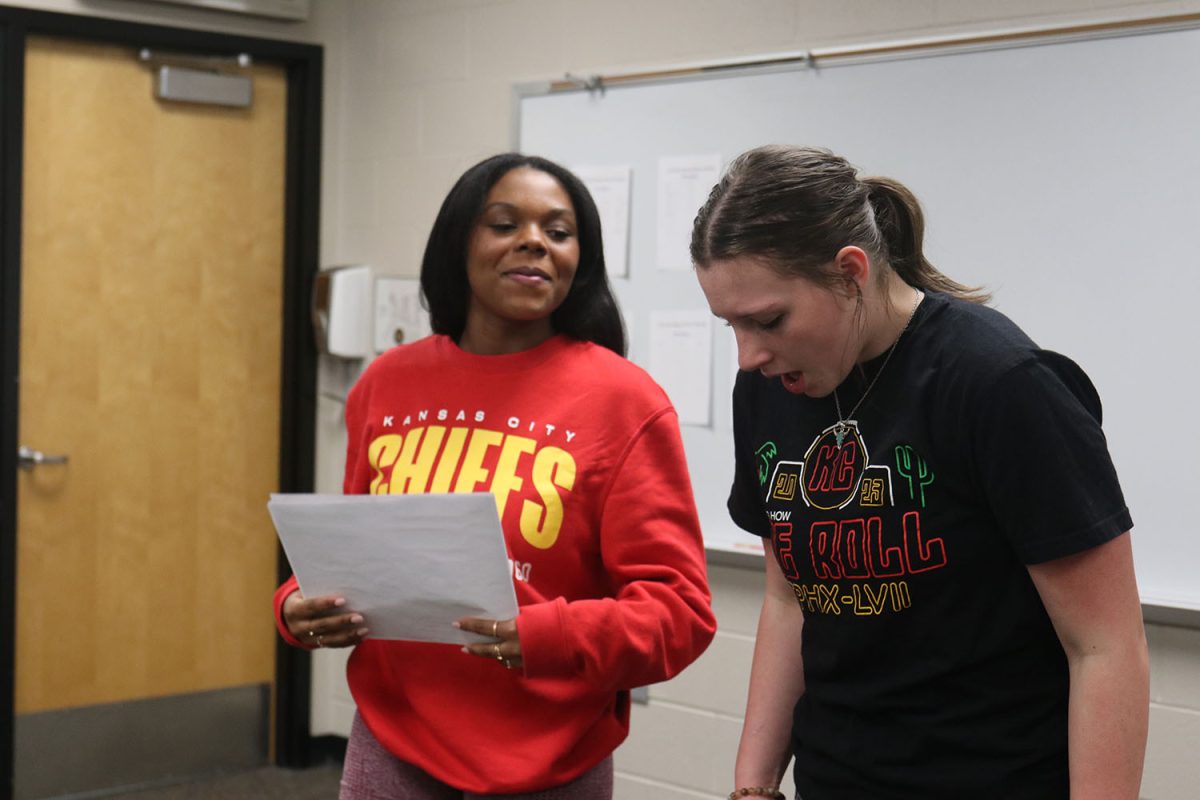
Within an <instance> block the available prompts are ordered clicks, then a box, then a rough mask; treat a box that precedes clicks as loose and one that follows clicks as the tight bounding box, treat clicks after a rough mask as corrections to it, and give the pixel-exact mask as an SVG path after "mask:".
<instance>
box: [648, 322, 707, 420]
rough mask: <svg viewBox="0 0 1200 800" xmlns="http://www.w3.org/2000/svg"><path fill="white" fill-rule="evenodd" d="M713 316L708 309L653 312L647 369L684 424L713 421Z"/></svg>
mask: <svg viewBox="0 0 1200 800" xmlns="http://www.w3.org/2000/svg"><path fill="white" fill-rule="evenodd" d="M712 319H713V317H712V314H710V313H709V312H708V311H652V312H650V362H649V367H648V368H647V369H648V371H649V372H650V374H651V375H652V376H654V379H655V380H656V381H658V383H659V385H660V386H662V387H663V389H664V390H665V391H666V393H667V396H668V397H670V398H671V402H672V403H674V405H675V411H676V412H678V414H679V421H680V423H682V424H684V425H705V426H707V425H710V424H711V423H712Z"/></svg>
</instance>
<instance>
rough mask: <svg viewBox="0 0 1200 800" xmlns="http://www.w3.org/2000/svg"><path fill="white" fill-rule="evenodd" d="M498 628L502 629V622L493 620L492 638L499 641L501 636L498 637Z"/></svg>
mask: <svg viewBox="0 0 1200 800" xmlns="http://www.w3.org/2000/svg"><path fill="white" fill-rule="evenodd" d="M498 627H500V620H498V619H494V620H492V638H493V639H499V638H500V637H499V636H497V635H496V629H497V628H498Z"/></svg>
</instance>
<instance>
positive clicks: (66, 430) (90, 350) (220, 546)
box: [15, 38, 287, 797]
mask: <svg viewBox="0 0 1200 800" xmlns="http://www.w3.org/2000/svg"><path fill="white" fill-rule="evenodd" d="M253 76H254V102H253V106H252V107H251V108H249V109H229V108H220V107H213V106H203V105H194V104H179V103H171V102H166V101H160V100H157V99H155V98H154V96H153V92H152V86H153V79H152V73H151V71H150V69H148V68H147V67H146V66H145V65H143V64H142V63H140V62H139V61H138V59H137V57H136V52H135V51H134V50H133V49H132V48H127V47H118V46H105V45H98V44H91V43H86V44H85V43H79V42H74V41H69V40H56V39H49V38H34V39H31V40H30V41H29V45H28V48H27V57H26V93H25V97H26V101H25V102H26V107H25V160H24V164H25V168H24V208H23V256H22V264H21V275H22V294H21V339H20V346H21V355H20V394H19V403H20V406H19V436H20V444H21V445H23V446H25V447H29V448H32V449H36V450H38V451H41V452H43V453H47V454H63V455H66V456H67V458H68V461H67V463H65V464H62V465H55V464H48V463H47V464H42V465H40V466H37V467H35V468H33V469H32V470H28V471H23V472H22V474H21V476H20V477H19V479H18V482H19V485H18V495H17V496H18V516H17V526H18V527H17V530H18V534H17V608H16V614H17V637H16V693H15V706H16V714H17V716H16V721H15V735H16V751H15V778H16V781H15V786H16V794H17V797H38V796H46V795H48V794H55V793H65V792H68V791H84V790H88V789H92V788H97V787H99V786H106V785H119V784H123V783H135V782H142V781H145V780H153V779H154V778H155V775H154V774H144V773H145V770H146V768H147V767H151V766H153V769H154V770H155V771H158V772H162V773H163V774H170V773H172V772H174V773H176V774H178V773H179V771H180V770H181V769H182V770H187V769H189V768H192V769H202V768H204V766H205V764H203V763H200V762H207V761H210V760H213V759H215V760H216V761H220V760H222V759H227V760H228V759H233V760H237V759H240V758H247V757H248V756H245V755H238V754H236V753H235V752H234V751H235V750H239V747H238V746H235V745H240V743H246V742H249V743H252V744H253V747H252V748H251V749H254V748H255V747H256V748H257V750H258V751H259V755H258V756H257V758H258V759H260V760H262V759H265V757H266V753H265V738H266V737H265V731H266V730H267V729H268V725H267V711H268V705H269V701H267V700H264V698H267V697H269V687H270V685H271V682H272V679H273V676H274V640H273V630H272V627H271V623H270V618H269V613H268V611H267V609H268V608H269V598H270V593H271V589H272V587H273V585H274V580H275V570H276V553H277V550H276V542H275V537H274V533H273V530H272V528H271V525H270V521H269V519H268V516H267V514H266V510H265V503H266V500H267V496H268V494H269V493H270V492H272V491H274V490H275V489H276V485H277V480H278V478H277V476H278V472H279V464H278V459H279V429H280V419H279V405H280V359H281V355H280V354H281V328H282V323H281V319H282V313H283V299H282V289H283V242H284V238H283V237H284V209H283V204H284V188H285V187H284V169H285V144H286V142H285V138H286V137H285V116H286V114H285V112H286V94H287V85H286V77H285V75H284V73H283V70H282V69H279V68H274V67H270V66H255V67H254V68H253ZM247 704H249V706H250V707H252V711H251V712H250V716H249V717H246V716H245V709H246V708H247ZM233 706H237V708H238V709H239V710H237V711H233V710H230V709H232V708H233ZM239 714H241V715H242V716H239ZM239 720H240V721H239ZM247 725H248V726H249V727H250V728H251V730H245V728H246V727H247ZM230 728H235V729H234V730H231V729H230ZM114 737H115V738H116V740H117V741H113V738H114ZM214 738H215V739H216V740H214V741H208V739H214ZM254 743H258V744H254ZM240 750H241V751H244V750H245V748H244V747H240ZM185 751H186V752H185ZM179 757H182V758H184V759H185V761H186V760H187V759H191V760H192V761H195V762H196V763H192V764H191V765H190V766H189V765H187V764H182V765H181V764H180V763H179V762H178V758H179ZM125 761H128V762H129V763H128V764H126V763H124V762H125ZM155 761H157V762H159V763H158V764H153V765H152V763H151V762H155ZM214 766H216V765H214ZM64 771H68V772H69V771H73V772H74V773H75V775H74V776H72V775H64V774H63V773H64Z"/></svg>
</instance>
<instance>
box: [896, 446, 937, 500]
mask: <svg viewBox="0 0 1200 800" xmlns="http://www.w3.org/2000/svg"><path fill="white" fill-rule="evenodd" d="M896 471H897V472H899V473H900V476H901V477H903V478H905V479H906V480H907V481H908V496H909V497H911V498H912V499H913V500H916V501H918V502H920V504H921V508H924V507H925V487H926V486H928V485H930V484H931V483H933V477H934V476H933V470H931V469H929V464H928V462H926V461H925V459H923V458H921V457H920V456H919V455H917V451H916V450H914V449H913V448H912V447H911V446H910V445H907V444H901V445H897V446H896ZM918 490H920V497H918V496H917V492H918Z"/></svg>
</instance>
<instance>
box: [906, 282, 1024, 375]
mask: <svg viewBox="0 0 1200 800" xmlns="http://www.w3.org/2000/svg"><path fill="white" fill-rule="evenodd" d="M918 311H919V313H918V319H917V320H915V321H914V322H915V324H914V325H913V330H912V333H911V338H912V340H913V343H914V348H921V349H924V350H926V355H927V357H929V358H933V359H936V363H939V364H942V363H944V364H946V365H949V366H955V367H959V368H963V369H966V370H969V371H971V372H977V371H982V372H985V373H995V374H1000V373H1003V372H1005V371H1007V370H1009V369H1012V368H1013V367H1014V366H1016V365H1017V364H1019V363H1021V362H1023V361H1027V360H1029V359H1031V358H1033V357H1035V355H1036V353H1037V352H1038V346H1037V344H1036V343H1035V342H1034V341H1033V340H1032V339H1030V338H1029V336H1028V335H1026V333H1025V332H1024V331H1023V330H1021V328H1020V327H1018V326H1017V324H1016V323H1015V322H1013V321H1012V320H1011V319H1009V318H1008V317H1007V316H1005V315H1004V314H1003V313H1001V312H1000V311H998V310H996V309H994V308H992V307H990V306H985V305H980V304H978V303H971V302H967V301H965V300H959V299H958V298H955V297H950V296H948V295H943V294H938V293H935V292H930V293H929V294H928V295H927V296H926V298H925V301H924V302H922V303H921V307H920V309H918Z"/></svg>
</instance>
